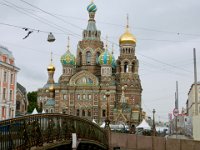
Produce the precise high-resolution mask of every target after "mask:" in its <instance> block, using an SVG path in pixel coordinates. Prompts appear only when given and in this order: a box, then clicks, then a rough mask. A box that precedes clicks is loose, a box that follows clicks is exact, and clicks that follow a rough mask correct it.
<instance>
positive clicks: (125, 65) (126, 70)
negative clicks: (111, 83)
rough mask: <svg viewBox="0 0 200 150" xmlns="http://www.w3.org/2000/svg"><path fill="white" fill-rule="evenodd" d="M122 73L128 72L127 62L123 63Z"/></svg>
mask: <svg viewBox="0 0 200 150" xmlns="http://www.w3.org/2000/svg"><path fill="white" fill-rule="evenodd" d="M124 72H128V63H127V62H125V63H124Z"/></svg>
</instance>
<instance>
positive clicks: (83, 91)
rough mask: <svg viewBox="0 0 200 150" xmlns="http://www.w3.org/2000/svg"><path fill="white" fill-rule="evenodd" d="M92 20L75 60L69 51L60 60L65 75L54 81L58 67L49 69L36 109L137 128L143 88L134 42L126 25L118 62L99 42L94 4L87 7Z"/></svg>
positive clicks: (99, 34) (121, 39)
mask: <svg viewBox="0 0 200 150" xmlns="http://www.w3.org/2000/svg"><path fill="white" fill-rule="evenodd" d="M87 10H88V13H89V20H88V25H87V28H86V29H85V30H84V31H83V33H82V40H81V41H79V42H78V44H77V53H76V57H75V56H74V55H73V54H72V53H71V52H70V46H69V40H68V46H67V51H66V52H65V53H64V54H63V55H62V56H61V59H60V61H61V63H62V67H63V68H62V74H61V76H60V78H59V80H58V82H55V81H54V78H53V76H54V72H55V67H54V65H53V64H52V61H51V63H50V65H49V66H48V68H47V71H48V76H49V77H48V81H47V83H46V84H45V85H44V87H42V88H40V89H38V106H39V107H40V108H42V109H43V110H44V111H45V112H46V113H65V114H70V115H76V116H80V117H84V118H87V119H89V120H93V119H94V120H95V121H96V122H98V123H102V122H104V121H105V120H106V118H109V120H110V121H111V122H112V123H118V122H121V121H122V122H125V123H132V124H137V123H138V122H140V120H141V117H142V108H141V94H142V87H141V82H140V78H139V74H138V68H139V63H138V59H137V57H136V56H135V47H136V39H135V37H134V36H133V34H131V33H130V31H129V26H128V23H127V26H126V29H125V32H124V34H122V35H121V37H120V38H119V51H120V55H119V56H118V58H117V60H116V59H115V57H114V55H113V52H111V51H110V50H108V46H107V43H106V44H105V46H104V43H103V42H102V40H101V31H99V30H98V29H97V27H96V22H95V13H96V11H97V7H96V5H95V4H94V3H93V2H91V3H90V4H89V6H88V7H87Z"/></svg>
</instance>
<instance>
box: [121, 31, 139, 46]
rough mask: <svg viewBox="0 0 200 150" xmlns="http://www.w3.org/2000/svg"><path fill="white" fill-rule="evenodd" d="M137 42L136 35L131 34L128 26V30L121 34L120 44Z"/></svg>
mask: <svg viewBox="0 0 200 150" xmlns="http://www.w3.org/2000/svg"><path fill="white" fill-rule="evenodd" d="M135 43H136V38H135V36H134V35H133V34H131V33H130V32H129V30H128V28H127V29H126V32H125V33H124V34H122V35H121V36H120V38H119V44H135Z"/></svg>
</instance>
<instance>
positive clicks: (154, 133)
mask: <svg viewBox="0 0 200 150" xmlns="http://www.w3.org/2000/svg"><path fill="white" fill-rule="evenodd" d="M155 112H156V111H155V109H153V136H155V135H156V131H155V116H154V115H155Z"/></svg>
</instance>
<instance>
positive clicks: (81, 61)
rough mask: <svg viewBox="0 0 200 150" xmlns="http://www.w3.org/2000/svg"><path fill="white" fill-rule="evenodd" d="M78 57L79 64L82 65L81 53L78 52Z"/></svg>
mask: <svg viewBox="0 0 200 150" xmlns="http://www.w3.org/2000/svg"><path fill="white" fill-rule="evenodd" d="M79 58H80V65H82V53H81V52H80V53H79Z"/></svg>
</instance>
